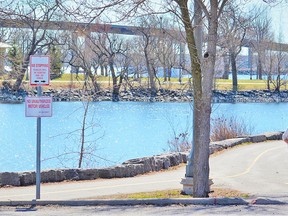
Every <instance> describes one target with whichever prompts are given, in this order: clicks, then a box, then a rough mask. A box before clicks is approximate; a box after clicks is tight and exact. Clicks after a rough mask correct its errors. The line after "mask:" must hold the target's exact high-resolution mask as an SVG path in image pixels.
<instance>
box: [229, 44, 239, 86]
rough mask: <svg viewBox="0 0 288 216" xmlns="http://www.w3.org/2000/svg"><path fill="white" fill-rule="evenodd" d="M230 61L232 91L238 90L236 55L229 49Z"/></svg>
mask: <svg viewBox="0 0 288 216" xmlns="http://www.w3.org/2000/svg"><path fill="white" fill-rule="evenodd" d="M230 61H231V68H232V83H233V91H238V80H237V67H236V55H235V53H234V52H233V51H232V50H230Z"/></svg>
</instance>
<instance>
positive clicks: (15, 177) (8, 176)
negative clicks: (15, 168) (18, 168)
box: [0, 172, 20, 186]
mask: <svg viewBox="0 0 288 216" xmlns="http://www.w3.org/2000/svg"><path fill="white" fill-rule="evenodd" d="M5 185H12V186H20V177H19V174H18V173H13V172H2V173H0V186H5Z"/></svg>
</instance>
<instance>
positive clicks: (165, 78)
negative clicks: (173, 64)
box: [163, 65, 167, 82]
mask: <svg viewBox="0 0 288 216" xmlns="http://www.w3.org/2000/svg"><path fill="white" fill-rule="evenodd" d="M163 77H164V82H166V81H167V70H166V67H165V65H163Z"/></svg>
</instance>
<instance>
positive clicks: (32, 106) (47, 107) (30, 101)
mask: <svg viewBox="0 0 288 216" xmlns="http://www.w3.org/2000/svg"><path fill="white" fill-rule="evenodd" d="M25 116H26V117H51V116H52V97H26V98H25Z"/></svg>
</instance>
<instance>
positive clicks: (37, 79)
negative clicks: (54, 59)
mask: <svg viewBox="0 0 288 216" xmlns="http://www.w3.org/2000/svg"><path fill="white" fill-rule="evenodd" d="M49 83H50V57H49V56H30V85H32V86H47V85H49Z"/></svg>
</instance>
